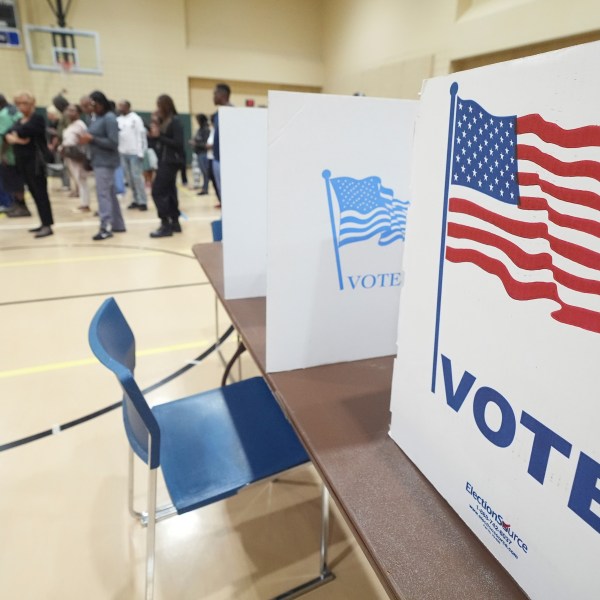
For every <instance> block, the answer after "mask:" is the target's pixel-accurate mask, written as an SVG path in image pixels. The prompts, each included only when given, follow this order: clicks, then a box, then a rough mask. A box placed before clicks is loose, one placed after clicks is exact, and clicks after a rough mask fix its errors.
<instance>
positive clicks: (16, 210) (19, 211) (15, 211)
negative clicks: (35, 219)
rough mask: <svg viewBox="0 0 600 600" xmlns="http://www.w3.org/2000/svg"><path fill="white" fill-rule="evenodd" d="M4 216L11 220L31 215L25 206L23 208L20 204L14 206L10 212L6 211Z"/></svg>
mask: <svg viewBox="0 0 600 600" xmlns="http://www.w3.org/2000/svg"><path fill="white" fill-rule="evenodd" d="M6 216H7V217H11V218H13V217H30V216H31V213H30V212H29V209H28V208H27V207H26V206H23V205H22V204H16V205H14V206H13V207H12V208H11V209H10V210H8V211H6Z"/></svg>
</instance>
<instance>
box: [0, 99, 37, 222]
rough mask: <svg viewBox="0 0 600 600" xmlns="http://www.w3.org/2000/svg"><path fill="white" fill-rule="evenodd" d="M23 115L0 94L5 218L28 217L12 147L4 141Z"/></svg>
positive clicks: (0, 165)
mask: <svg viewBox="0 0 600 600" xmlns="http://www.w3.org/2000/svg"><path fill="white" fill-rule="evenodd" d="M22 116H23V115H22V114H21V113H20V112H19V111H18V110H17V108H16V107H15V106H14V105H12V104H9V103H8V101H7V100H6V97H5V96H4V95H3V94H0V182H1V184H2V189H3V190H4V193H5V204H3V205H2V206H0V212H3V213H4V214H6V216H7V217H30V216H31V213H30V212H29V209H28V208H27V205H26V204H25V184H24V183H23V177H22V176H21V174H20V173H19V171H18V169H17V166H16V164H15V153H14V152H13V149H12V146H11V145H10V144H9V143H7V142H5V141H4V135H5V134H6V133H7V132H8V131H9V130H10V128H11V127H12V126H13V125H14V124H15V123H16V122H17V121H19V119H20V118H21V117H22Z"/></svg>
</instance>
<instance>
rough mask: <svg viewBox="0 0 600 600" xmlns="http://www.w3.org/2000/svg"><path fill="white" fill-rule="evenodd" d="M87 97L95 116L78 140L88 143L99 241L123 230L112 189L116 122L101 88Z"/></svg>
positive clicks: (116, 163) (116, 160)
mask: <svg viewBox="0 0 600 600" xmlns="http://www.w3.org/2000/svg"><path fill="white" fill-rule="evenodd" d="M90 99H91V100H92V102H93V103H94V104H93V106H94V115H95V117H96V118H95V119H94V120H93V121H92V123H91V124H90V126H89V129H88V132H87V133H84V134H82V135H81V137H80V142H81V143H82V144H89V145H90V154H91V162H92V168H93V169H94V178H95V179H96V196H97V198H98V212H99V214H100V229H99V231H98V233H97V234H96V235H95V236H94V237H93V238H92V239H93V240H95V241H100V240H106V239H108V238H111V237H112V236H113V233H122V232H124V231H126V229H125V221H123V215H122V214H121V207H120V206H119V199H118V198H117V193H116V189H115V171H116V170H117V167H118V166H119V165H120V164H121V160H120V158H119V125H118V124H117V117H116V116H115V114H114V113H113V112H112V111H111V110H110V103H109V101H108V99H107V98H106V96H105V95H104V94H103V93H102V92H99V91H95V92H92V93H91V94H90Z"/></svg>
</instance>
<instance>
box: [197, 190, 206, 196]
mask: <svg viewBox="0 0 600 600" xmlns="http://www.w3.org/2000/svg"><path fill="white" fill-rule="evenodd" d="M207 194H208V192H205V191H204V190H202V191H201V192H198V193H197V194H196V196H206V195H207Z"/></svg>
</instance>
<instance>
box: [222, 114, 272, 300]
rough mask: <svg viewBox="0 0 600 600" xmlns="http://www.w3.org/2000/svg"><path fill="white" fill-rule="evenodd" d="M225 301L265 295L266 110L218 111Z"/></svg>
mask: <svg viewBox="0 0 600 600" xmlns="http://www.w3.org/2000/svg"><path fill="white" fill-rule="evenodd" d="M219 135H220V139H221V187H222V193H221V196H222V199H223V208H222V213H223V216H222V218H223V276H224V288H225V290H224V291H225V298H227V299H233V298H252V297H256V296H264V295H265V294H266V291H267V111H266V110H264V109H261V108H235V107H222V108H220V109H219Z"/></svg>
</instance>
